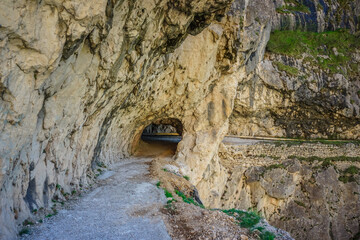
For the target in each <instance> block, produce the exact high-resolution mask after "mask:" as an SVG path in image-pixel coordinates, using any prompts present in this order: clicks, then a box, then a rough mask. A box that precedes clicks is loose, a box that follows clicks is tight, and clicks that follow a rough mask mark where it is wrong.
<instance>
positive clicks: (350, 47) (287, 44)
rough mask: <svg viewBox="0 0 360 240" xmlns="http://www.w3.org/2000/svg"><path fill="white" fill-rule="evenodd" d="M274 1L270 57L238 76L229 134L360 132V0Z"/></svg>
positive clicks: (351, 135) (349, 135)
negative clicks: (245, 76)
mask: <svg viewBox="0 0 360 240" xmlns="http://www.w3.org/2000/svg"><path fill="white" fill-rule="evenodd" d="M275 7H276V14H275V16H274V17H273V20H272V25H273V27H272V29H273V33H272V35H271V39H270V42H269V45H268V46H267V51H266V54H265V58H264V60H263V61H261V62H260V63H259V64H258V65H257V66H256V69H255V70H254V71H253V72H251V73H250V72H249V74H248V76H247V78H246V79H243V80H241V81H240V82H239V85H238V89H237V96H236V100H235V107H234V112H233V114H232V116H231V119H230V130H229V131H230V133H231V134H234V135H244V136H278V137H302V138H333V139H339V138H340V139H359V137H360V135H359V129H360V114H359V107H360V82H359V79H360V71H359V64H360V44H359V42H360V39H359V30H360V23H359V22H360V21H359V20H360V18H359V16H360V2H359V1H322V0H319V1H318V0H314V1H276V4H275ZM339 28H342V29H343V30H341V31H337V32H328V33H326V32H325V33H320V32H323V31H333V30H336V29H339ZM344 29H347V30H344ZM288 30H292V31H288ZM298 30H300V31H312V32H308V33H301V32H297V31H298ZM316 32H319V33H318V34H317V33H316Z"/></svg>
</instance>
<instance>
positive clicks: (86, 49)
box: [0, 0, 273, 239]
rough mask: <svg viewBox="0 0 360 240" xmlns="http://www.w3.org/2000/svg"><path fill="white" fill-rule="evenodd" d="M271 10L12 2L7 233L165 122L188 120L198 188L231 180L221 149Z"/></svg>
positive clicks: (187, 151) (5, 152)
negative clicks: (219, 153) (226, 177)
mask: <svg viewBox="0 0 360 240" xmlns="http://www.w3.org/2000/svg"><path fill="white" fill-rule="evenodd" d="M268 4H269V3H268V2H264V1H262V0H253V1H245V0H239V1H235V2H234V3H231V1H230V0H220V1H219V0H216V1H215V0H214V1H203V0H197V1H187V0H183V1H179V0H149V1H127V0H125V1H124V0H121V1H115V0H108V1H105V0H102V1H72V0H69V1H57V0H45V1H31V2H29V1H25V0H23V1H13V0H6V1H3V2H2V3H1V8H0V77H1V81H0V84H1V85H0V90H1V100H0V104H1V108H0V109H1V113H0V116H1V134H0V169H1V172H0V186H1V192H0V199H1V203H0V222H1V226H0V236H1V237H2V238H5V239H7V238H10V239H11V238H13V237H14V236H15V234H16V233H17V228H16V226H17V225H18V224H21V223H22V222H23V221H24V220H25V219H27V218H28V217H29V216H31V214H32V212H34V211H36V210H38V209H40V208H50V207H51V205H52V204H53V203H52V201H51V200H52V199H53V198H57V199H63V198H64V195H65V196H66V194H64V193H70V192H72V191H74V190H79V189H81V188H82V187H85V186H87V185H88V184H91V182H92V181H93V179H94V177H95V174H94V170H95V169H96V167H97V166H103V165H107V164H109V163H112V162H114V161H120V160H121V158H124V157H127V156H129V155H131V153H132V151H134V149H136V146H137V142H138V141H139V139H140V135H141V132H142V130H143V129H144V128H145V127H146V126H147V125H149V124H151V123H152V122H156V121H158V120H159V119H169V118H173V119H178V120H180V121H181V123H182V125H183V133H182V135H183V140H182V141H181V142H180V143H179V146H178V151H177V155H176V156H175V159H176V160H177V162H178V163H179V164H180V165H181V166H182V168H183V171H184V173H185V174H188V175H189V176H190V177H191V179H192V180H193V183H194V184H196V185H198V186H200V187H206V186H208V185H209V184H210V181H211V179H215V178H219V177H220V178H221V177H222V175H221V171H222V170H221V169H220V168H221V166H220V164H219V162H218V161H219V159H218V157H217V154H216V153H217V149H218V145H219V143H220V142H221V141H222V138H223V137H224V135H225V134H226V132H227V129H228V118H229V116H230V114H231V112H232V108H233V104H234V98H235V95H236V86H237V84H238V81H239V79H242V78H243V77H245V75H246V70H245V66H246V65H251V66H255V65H256V64H257V63H258V62H259V61H260V59H262V57H263V53H264V49H265V45H266V42H267V40H268V38H269V33H270V28H271V25H270V17H271V16H272V15H273V12H271V11H272V8H270V7H269V6H268ZM259 7H261V9H269V10H268V11H263V10H261V11H260V8H259ZM213 170H216V171H217V170H219V172H218V174H219V175H213V174H211V173H212V172H213ZM204 174H205V175H208V176H207V177H206V178H205V179H203V175H204ZM223 187H224V186H222V188H223Z"/></svg>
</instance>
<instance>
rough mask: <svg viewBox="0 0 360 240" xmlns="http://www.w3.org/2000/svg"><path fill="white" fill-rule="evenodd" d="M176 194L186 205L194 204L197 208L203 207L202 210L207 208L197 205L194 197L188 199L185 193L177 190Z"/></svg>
mask: <svg viewBox="0 0 360 240" xmlns="http://www.w3.org/2000/svg"><path fill="white" fill-rule="evenodd" d="M175 193H176V194H177V195H178V196H179V197H181V198H182V200H183V201H184V202H186V203H189V204H193V205H195V206H198V207H201V208H205V207H204V205H202V204H199V203H197V202H196V201H195V200H194V198H192V197H187V196H186V195H185V194H184V193H183V192H180V191H178V190H175Z"/></svg>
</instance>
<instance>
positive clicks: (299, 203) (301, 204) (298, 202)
mask: <svg viewBox="0 0 360 240" xmlns="http://www.w3.org/2000/svg"><path fill="white" fill-rule="evenodd" d="M294 202H295V203H296V204H297V205H299V206H301V207H304V208H306V206H305V204H304V203H303V202H300V201H297V200H295V201H294Z"/></svg>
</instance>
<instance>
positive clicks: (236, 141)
mask: <svg viewBox="0 0 360 240" xmlns="http://www.w3.org/2000/svg"><path fill="white" fill-rule="evenodd" d="M142 139H143V140H144V141H147V142H166V143H179V142H180V141H181V136H172V135H145V136H143V137H142ZM261 141H264V140H260V139H252V138H239V137H232V136H226V137H224V139H223V143H225V144H232V145H253V144H256V143H258V142H261ZM268 141H269V140H268Z"/></svg>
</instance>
